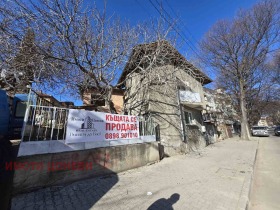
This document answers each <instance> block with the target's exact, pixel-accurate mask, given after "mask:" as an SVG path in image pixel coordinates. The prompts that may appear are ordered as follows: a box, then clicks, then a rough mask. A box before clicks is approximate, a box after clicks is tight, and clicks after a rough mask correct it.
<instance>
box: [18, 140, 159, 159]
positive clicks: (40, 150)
mask: <svg viewBox="0 0 280 210" xmlns="http://www.w3.org/2000/svg"><path fill="white" fill-rule="evenodd" d="M154 141H156V136H155V135H150V136H140V137H139V138H137V139H119V140H106V141H93V142H81V143H70V144H66V143H65V140H48V141H28V142H21V143H20V146H19V151H18V157H20V156H28V155H37V154H48V153H58V152H69V151H76V150H85V149H93V148H99V147H111V146H120V145H126V144H139V143H145V142H154Z"/></svg>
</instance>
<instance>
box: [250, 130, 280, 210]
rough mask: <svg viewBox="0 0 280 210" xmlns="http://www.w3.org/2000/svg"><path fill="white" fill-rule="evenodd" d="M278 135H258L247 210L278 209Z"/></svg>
mask: <svg viewBox="0 0 280 210" xmlns="http://www.w3.org/2000/svg"><path fill="white" fill-rule="evenodd" d="M279 164H280V137H278V136H274V135H273V134H271V135H270V137H260V138H259V145H258V152H257V158H256V164H255V169H254V179H253V182H252V188H251V193H250V205H249V208H248V209H249V210H274V209H275V210H279V209H280V167H279Z"/></svg>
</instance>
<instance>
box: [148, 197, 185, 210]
mask: <svg viewBox="0 0 280 210" xmlns="http://www.w3.org/2000/svg"><path fill="white" fill-rule="evenodd" d="M179 199H180V195H179V194H178V193H174V194H172V195H171V196H170V198H168V199H165V198H161V199H158V200H157V201H155V202H154V203H153V204H152V205H150V206H149V207H148V209H147V210H158V209H161V210H173V207H172V206H173V204H175V203H176V202H177V201H178V200H179Z"/></svg>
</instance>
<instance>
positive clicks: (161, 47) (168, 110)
mask: <svg viewBox="0 0 280 210" xmlns="http://www.w3.org/2000/svg"><path fill="white" fill-rule="evenodd" d="M210 82H211V80H210V78H209V77H207V76H206V75H205V74H204V73H203V72H202V71H200V70H199V69H198V68H196V67H195V66H194V65H192V64H191V63H189V62H188V61H187V60H186V59H185V58H184V57H183V56H182V55H181V54H180V53H179V52H178V51H177V50H176V49H175V48H174V47H172V46H171V45H170V44H169V43H168V42H167V41H161V42H154V43H150V44H142V45H138V46H136V47H135V48H134V50H133V52H132V54H131V56H130V59H129V61H128V63H127V64H126V66H125V69H124V71H123V73H122V75H121V77H120V80H119V84H122V88H123V89H124V90H125V93H124V108H123V109H124V112H125V113H127V114H130V115H139V116H145V117H146V118H152V119H153V121H154V122H155V123H157V124H158V125H159V126H160V139H161V144H162V146H163V148H164V154H165V155H166V156H172V155H176V154H180V153H184V152H187V151H188V150H191V149H196V148H197V147H200V146H203V145H205V140H204V138H203V132H204V130H205V129H204V126H202V114H201V111H202V110H203V109H205V107H206V106H205V100H204V93H203V85H205V84H208V83H210Z"/></svg>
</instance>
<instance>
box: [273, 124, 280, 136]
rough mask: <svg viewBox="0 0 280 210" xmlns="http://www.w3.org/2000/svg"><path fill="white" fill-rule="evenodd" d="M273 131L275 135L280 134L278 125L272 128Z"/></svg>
mask: <svg viewBox="0 0 280 210" xmlns="http://www.w3.org/2000/svg"><path fill="white" fill-rule="evenodd" d="M274 133H275V136H280V126H277V127H276V128H275V129H274Z"/></svg>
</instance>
